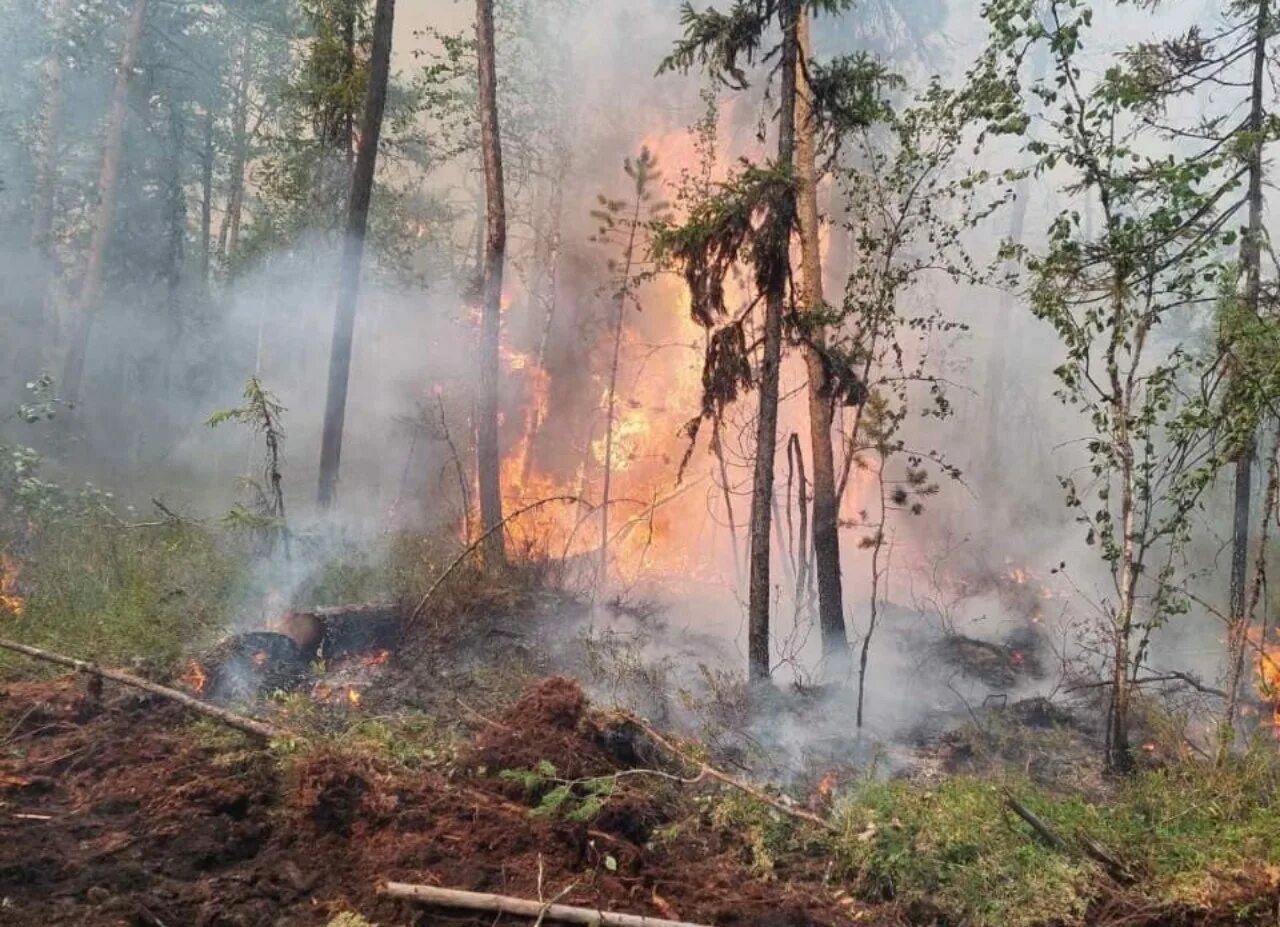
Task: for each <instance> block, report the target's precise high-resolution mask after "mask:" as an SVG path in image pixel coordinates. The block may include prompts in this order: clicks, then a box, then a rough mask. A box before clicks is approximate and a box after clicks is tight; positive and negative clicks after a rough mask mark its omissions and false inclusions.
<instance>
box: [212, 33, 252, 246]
mask: <svg viewBox="0 0 1280 927" xmlns="http://www.w3.org/2000/svg"><path fill="white" fill-rule="evenodd" d="M252 48H253V36H252V33H251V32H250V31H249V28H248V27H246V30H245V35H244V40H243V43H242V44H241V46H240V64H239V71H240V73H239V74H238V75H237V76H236V90H235V100H234V103H233V110H232V114H231V167H230V171H229V178H228V189H227V212H226V215H224V216H223V217H222V225H221V226H220V227H219V229H218V255H219V257H220V259H221V263H222V266H223V267H224V268H226V267H227V266H228V265H229V264H230V262H231V261H232V260H233V259H234V258H235V254H236V251H237V250H238V248H239V246H240V221H241V216H242V215H243V214H244V173H245V168H246V166H247V165H248V161H249V70H250V62H251V59H250V54H251V52H252Z"/></svg>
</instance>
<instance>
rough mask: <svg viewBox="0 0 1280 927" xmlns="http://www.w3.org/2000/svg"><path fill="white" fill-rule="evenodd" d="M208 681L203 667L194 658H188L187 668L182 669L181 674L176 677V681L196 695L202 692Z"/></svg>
mask: <svg viewBox="0 0 1280 927" xmlns="http://www.w3.org/2000/svg"><path fill="white" fill-rule="evenodd" d="M208 681H209V677H208V675H207V674H206V673H205V671H204V667H203V666H201V665H200V664H199V663H198V662H197V661H195V660H188V661H187V668H186V669H185V670H184V671H183V673H182V675H181V676H179V677H178V682H180V683H181V684H182V685H184V686H186V687H187V688H188V689H190V690H191V691H192V692H194V693H195V694H196V695H203V694H204V687H205V684H206V683H207V682H208Z"/></svg>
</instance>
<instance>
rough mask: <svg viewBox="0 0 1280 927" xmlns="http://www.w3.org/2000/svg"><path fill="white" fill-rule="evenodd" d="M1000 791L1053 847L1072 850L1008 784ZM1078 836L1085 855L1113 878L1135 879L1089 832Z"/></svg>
mask: <svg viewBox="0 0 1280 927" xmlns="http://www.w3.org/2000/svg"><path fill="white" fill-rule="evenodd" d="M1000 791H1001V792H1002V793H1003V794H1004V801H1005V804H1006V805H1007V806H1008V807H1009V810H1011V811H1012V812H1013V813H1014V814H1016V815H1017V816H1018V817H1020V818H1022V820H1024V821H1025V822H1026V823H1027V825H1028V826H1029V827H1030V828H1031V829H1032V830H1033V831H1035V832H1036V835H1037V836H1038V837H1040V839H1041V840H1043V841H1044V842H1045V843H1046V844H1048V846H1049V847H1050V848H1051V849H1054V850H1057V851H1058V852H1060V853H1070V852H1071V849H1072V848H1071V844H1070V843H1068V842H1067V841H1066V839H1065V838H1063V837H1062V835H1061V834H1059V833H1058V832H1057V831H1056V830H1054V829H1053V828H1052V827H1051V826H1049V824H1048V823H1047V822H1046V821H1045V820H1044V819H1043V818H1041V817H1040V816H1039V815H1037V814H1036V813H1035V812H1034V811H1032V810H1031V809H1030V808H1028V807H1027V806H1026V805H1024V804H1023V803H1022V802H1020V801H1019V800H1018V797H1017V796H1016V795H1014V794H1013V792H1012V791H1011V790H1010V789H1009V788H1008V787H1007V786H1001V787H1000ZM1076 837H1077V839H1078V842H1079V844H1080V847H1081V849H1082V850H1083V852H1084V855H1085V856H1087V857H1089V858H1090V859H1091V860H1093V861H1094V862H1095V863H1097V864H1098V865H1100V866H1101V867H1102V869H1103V871H1104V872H1106V874H1107V875H1109V876H1111V878H1112V879H1114V880H1115V881H1116V882H1118V883H1119V884H1121V885H1127V884H1129V883H1131V882H1132V881H1133V875H1132V873H1130V872H1129V869H1128V867H1127V866H1125V864H1124V862H1123V861H1121V860H1120V859H1119V858H1118V857H1116V856H1115V855H1114V854H1113V853H1111V852H1110V851H1109V850H1107V849H1106V848H1104V847H1103V846H1102V845H1101V844H1099V843H1098V842H1097V841H1095V840H1093V839H1092V838H1091V837H1089V835H1088V834H1085V833H1083V832H1081V833H1077V834H1076Z"/></svg>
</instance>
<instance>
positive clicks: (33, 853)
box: [0, 678, 890, 927]
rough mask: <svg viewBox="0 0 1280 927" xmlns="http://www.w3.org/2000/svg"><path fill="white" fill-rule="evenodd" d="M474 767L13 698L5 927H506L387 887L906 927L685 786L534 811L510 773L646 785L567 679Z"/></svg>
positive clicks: (4, 808) (72, 691)
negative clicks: (552, 769) (343, 920)
mask: <svg viewBox="0 0 1280 927" xmlns="http://www.w3.org/2000/svg"><path fill="white" fill-rule="evenodd" d="M476 724H477V733H476V737H475V738H474V741H473V742H472V744H471V746H470V748H469V749H468V750H467V751H466V756H465V757H464V761H463V764H462V765H463V766H464V767H465V768H464V769H461V770H458V769H443V768H442V769H440V770H432V771H427V772H418V773H415V774H413V775H407V774H405V773H403V772H399V773H393V772H391V771H389V770H388V769H386V768H384V767H383V765H382V764H380V763H379V762H378V761H376V760H374V759H370V758H368V757H359V756H352V755H350V754H348V753H344V752H342V751H340V750H338V749H324V748H321V749H314V750H311V751H309V752H307V753H306V754H304V755H303V756H302V757H301V758H299V759H297V760H295V761H294V762H292V763H282V762H281V761H280V759H279V758H278V757H277V756H274V755H272V754H271V753H270V752H268V751H266V750H263V749H261V748H259V747H254V746H252V745H250V744H248V743H247V742H243V743H237V741H236V740H235V738H234V737H231V738H228V739H227V741H226V742H221V739H220V738H216V737H211V736H210V735H209V732H208V728H197V727H193V726H192V724H191V719H190V717H189V716H187V715H185V714H184V713H183V712H182V711H181V709H179V708H177V707H176V706H173V705H170V704H167V703H164V702H162V701H157V700H155V699H153V698H150V697H140V696H137V695H134V694H131V693H124V692H119V691H116V692H111V691H108V693H107V696H106V698H105V700H104V702H103V703H102V704H100V705H98V704H94V703H91V702H89V701H87V700H86V698H85V696H84V689H83V685H82V683H81V682H80V681H77V680H72V679H66V680H59V681H54V682H30V683H15V684H13V685H11V686H10V687H9V688H8V689H7V691H5V693H4V695H3V698H0V738H3V740H2V741H0V743H2V747H0V751H2V752H0V925H9V924H15V925H16V924H23V925H35V924H42V925H44V924H47V925H64V924H65V925H71V924H75V925H82V927H107V925H112V927H117V925H129V927H133V925H139V927H158V925H164V927H177V925H195V927H250V925H253V927H256V925H273V927H288V925H314V924H326V923H327V922H328V920H329V919H330V918H331V917H332V916H334V915H335V914H338V913H340V912H343V911H358V912H360V913H361V914H363V915H364V916H365V917H367V918H369V919H370V920H371V921H375V922H377V923H380V924H383V925H388V927H389V925H400V924H446V923H447V924H455V925H456V924H470V923H476V924H479V923H484V924H492V923H494V921H493V919H492V918H482V919H478V920H469V919H468V918H467V917H466V916H464V915H460V914H458V913H457V912H443V911H436V910H429V909H424V908H421V907H416V906H412V905H408V904H405V903H401V902H394V901H391V900H388V899H384V898H381V897H379V896H378V894H377V886H378V885H379V884H380V883H381V882H382V881H384V880H400V881H408V882H424V883H430V884H434V885H441V886H447V887H450V888H462V889H470V890H475V891H493V892H502V893H507V894H512V895H518V896H523V897H529V898H537V897H539V883H540V880H541V885H542V892H543V897H548V898H549V897H551V896H554V895H558V894H559V893H561V892H562V891H564V890H565V889H566V888H567V889H568V891H567V893H566V894H565V895H564V897H563V899H562V900H563V901H564V902H565V903H576V904H582V905H588V906H600V907H604V908H611V909H615V910H624V911H629V912H635V913H647V914H652V915H656V916H661V917H668V918H679V919H684V920H690V921H695V922H699V923H705V924H720V925H736V924H743V925H748V924H749V925H772V927H822V925H839V924H852V923H860V924H867V923H871V924H875V923H882V924H883V923H890V921H889V920H888V919H887V918H881V917H878V916H877V917H868V916H867V915H868V912H865V911H862V912H855V911H851V910H850V909H849V908H848V907H847V903H845V904H844V905H842V903H841V902H840V901H838V900H837V899H836V897H835V896H834V894H833V893H832V892H831V891H830V890H829V889H828V888H827V887H826V886H825V885H824V882H823V875H824V872H825V868H826V866H825V861H824V860H822V859H816V858H815V859H801V860H793V861H790V862H787V863H785V864H780V871H778V872H777V873H775V878H774V879H772V880H769V881H764V880H762V879H760V878H759V877H758V876H757V875H756V874H755V873H754V872H753V871H751V869H750V866H749V863H748V861H747V859H746V857H745V854H744V849H743V847H742V846H741V841H735V840H734V839H733V836H732V835H730V834H724V833H720V832H718V831H717V830H716V828H715V827H714V826H711V824H710V823H709V822H707V821H699V820H696V818H695V819H694V820H692V821H690V820H687V819H682V824H681V826H680V827H679V828H677V829H676V830H674V831H673V834H672V835H671V836H664V837H662V839H657V838H656V837H655V834H656V833H657V832H658V831H659V830H660V829H661V828H664V827H669V825H671V824H673V823H674V822H675V819H676V817H677V816H687V815H688V814H689V809H690V807H693V806H692V805H691V804H690V801H689V799H688V796H685V795H682V794H681V793H680V789H681V787H680V786H675V785H671V786H668V787H667V788H666V789H665V791H664V789H663V788H656V789H654V788H646V789H644V790H640V789H635V790H634V791H632V790H626V789H623V790H620V791H619V792H618V794H617V795H616V797H615V798H614V799H613V800H612V801H611V802H610V803H609V806H608V807H607V809H606V810H605V812H603V813H601V814H600V815H599V816H597V817H596V818H595V819H593V820H592V821H591V822H590V823H584V822H573V821H569V820H566V819H565V818H564V817H563V816H546V817H538V816H534V815H531V814H530V813H529V812H530V808H529V805H530V804H532V803H536V801H537V800H538V796H537V795H536V794H533V795H527V794H524V790H523V789H522V788H521V787H520V785H519V783H513V782H511V781H509V780H507V779H503V778H500V777H499V776H498V772H499V771H500V770H502V769H511V768H520V767H524V766H528V765H531V764H534V763H536V762H537V761H538V760H541V759H549V760H551V761H552V762H553V763H555V764H556V765H557V771H558V774H560V775H562V776H565V777H581V776H599V775H605V774H608V773H610V772H613V771H617V770H619V769H621V768H624V767H625V766H626V765H627V764H626V761H625V759H626V758H625V756H623V757H622V758H619V753H618V751H617V750H615V749H613V746H614V745H613V744H612V743H611V742H610V740H609V739H608V738H607V737H604V736H603V734H602V730H601V726H600V725H599V724H598V722H597V721H596V720H595V719H594V718H593V716H592V715H591V713H590V712H589V711H588V710H587V706H586V703H585V700H584V699H583V697H582V693H581V690H580V689H578V687H577V686H576V685H575V684H574V683H572V682H570V681H568V680H564V679H556V678H552V679H549V680H546V681H545V682H543V683H541V684H540V685H539V686H537V687H535V688H534V689H532V690H530V691H529V692H528V693H527V694H526V695H525V696H524V697H523V698H522V699H521V700H520V701H519V702H518V703H516V704H515V705H514V706H512V707H511V708H510V709H509V710H508V711H507V712H506V713H504V714H502V715H500V716H499V717H497V718H493V719H490V721H488V722H479V721H477V722H476Z"/></svg>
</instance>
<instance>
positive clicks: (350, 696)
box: [347, 686, 362, 708]
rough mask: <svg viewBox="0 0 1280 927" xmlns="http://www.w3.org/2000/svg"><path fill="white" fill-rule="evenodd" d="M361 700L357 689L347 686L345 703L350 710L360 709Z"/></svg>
mask: <svg viewBox="0 0 1280 927" xmlns="http://www.w3.org/2000/svg"><path fill="white" fill-rule="evenodd" d="M361 698H362V696H361V695H360V690H359V689H357V688H356V687H355V686H347V701H348V702H349V703H350V705H351V707H352V708H359V707H360V700H361Z"/></svg>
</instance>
